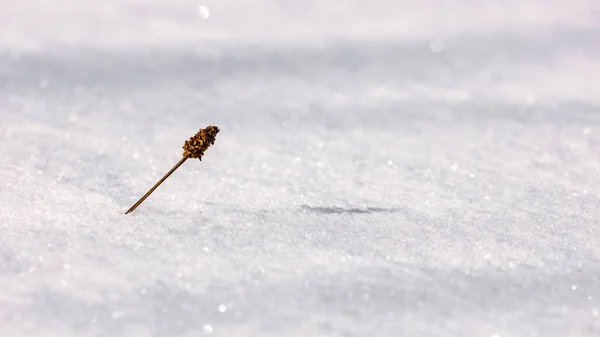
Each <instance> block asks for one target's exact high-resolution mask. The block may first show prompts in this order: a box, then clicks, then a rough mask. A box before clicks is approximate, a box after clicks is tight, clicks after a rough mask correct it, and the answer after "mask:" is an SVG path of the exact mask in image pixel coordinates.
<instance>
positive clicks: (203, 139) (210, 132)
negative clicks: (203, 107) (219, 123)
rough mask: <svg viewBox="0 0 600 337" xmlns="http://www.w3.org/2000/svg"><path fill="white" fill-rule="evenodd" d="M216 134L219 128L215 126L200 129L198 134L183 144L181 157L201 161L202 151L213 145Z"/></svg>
mask: <svg viewBox="0 0 600 337" xmlns="http://www.w3.org/2000/svg"><path fill="white" fill-rule="evenodd" d="M217 133H219V128H218V127H216V126H208V127H206V128H205V129H201V130H200V132H198V133H197V134H195V135H194V136H193V137H190V140H186V141H185V144H183V156H184V157H187V158H198V159H200V160H202V156H203V155H204V151H206V149H208V147H209V146H211V145H215V139H216V138H217Z"/></svg>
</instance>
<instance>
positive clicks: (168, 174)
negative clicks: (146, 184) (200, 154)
mask: <svg viewBox="0 0 600 337" xmlns="http://www.w3.org/2000/svg"><path fill="white" fill-rule="evenodd" d="M187 159H188V157H183V158H182V159H181V160H180V161H179V163H177V164H176V165H175V166H173V168H172V169H171V170H170V171H169V172H167V174H165V176H164V177H162V179H161V180H159V181H158V182H157V183H156V185H154V187H152V188H151V189H150V191H148V193H146V194H144V196H143V197H142V198H141V199H140V200H139V201H138V202H136V203H135V205H133V206H131V208H130V209H129V210H128V211H127V212H125V214H128V213H131V212H133V210H134V209H136V208H137V207H138V206H139V205H140V204H141V203H142V202H143V201H144V200H146V198H148V196H149V195H150V194H151V193H152V192H154V190H155V189H156V188H157V187H158V186H159V185H160V184H162V182H163V181H165V179H167V178H168V177H169V176H170V175H171V173H173V172H175V170H177V168H179V166H181V164H183V163H184V162H185V161H186V160H187Z"/></svg>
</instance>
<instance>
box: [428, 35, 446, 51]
mask: <svg viewBox="0 0 600 337" xmlns="http://www.w3.org/2000/svg"><path fill="white" fill-rule="evenodd" d="M429 49H430V50H431V51H432V52H434V53H436V54H439V53H441V52H443V51H444V50H445V49H446V45H445V44H444V40H442V39H435V40H433V41H431V42H430V43H429Z"/></svg>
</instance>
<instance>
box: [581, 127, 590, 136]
mask: <svg viewBox="0 0 600 337" xmlns="http://www.w3.org/2000/svg"><path fill="white" fill-rule="evenodd" d="M591 131H592V130H591V129H590V128H583V130H582V132H583V134H584V135H589V134H590V132H591Z"/></svg>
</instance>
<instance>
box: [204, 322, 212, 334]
mask: <svg viewBox="0 0 600 337" xmlns="http://www.w3.org/2000/svg"><path fill="white" fill-rule="evenodd" d="M212 332H213V327H212V325H209V324H207V325H205V326H204V333H205V334H207V335H210V334H211V333H212Z"/></svg>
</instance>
